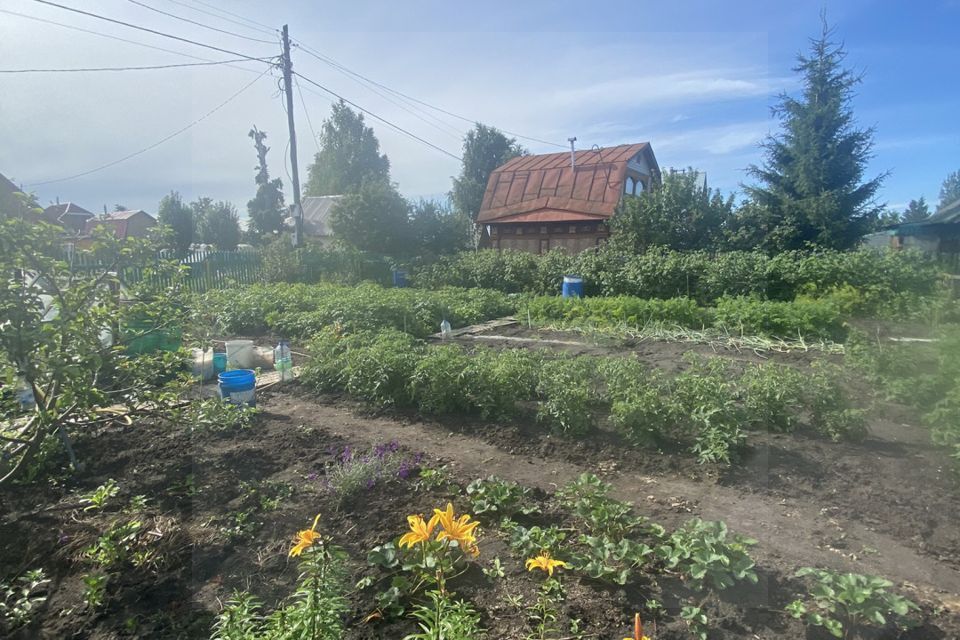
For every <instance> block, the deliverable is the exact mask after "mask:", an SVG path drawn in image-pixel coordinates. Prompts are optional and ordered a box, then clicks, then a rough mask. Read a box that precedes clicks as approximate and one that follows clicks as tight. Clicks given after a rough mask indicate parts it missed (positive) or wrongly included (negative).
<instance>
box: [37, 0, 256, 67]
mask: <svg viewBox="0 0 960 640" xmlns="http://www.w3.org/2000/svg"><path fill="white" fill-rule="evenodd" d="M33 1H34V2H39V3H40V4H45V5H48V6H51V7H56V8H58V9H63V10H65V11H72V12H73V13H79V14H80V15H84V16H89V17H91V18H97V19H98V20H104V21H106V22H112V23H113V24H119V25H122V26H124V27H129V28H131V29H137V30H139V31H145V32H147V33H152V34H154V35H157V36H163V37H164V38H170V39H171V40H179V41H180V42H186V43H187V44H192V45H196V46H198V47H203V48H205V49H212V50H213V51H219V52H220V53H229V54H230V55H232V56H238V57H240V58H247V59H248V60H256V58H255V57H253V56H248V55H246V54H243V53H239V52H237V51H231V50H230V49H223V48H221V47H215V46H213V45H212V44H204V43H203V42H197V41H196V40H190V39H189V38H181V37H180V36H175V35H173V34H170V33H164V32H163V31H157V30H155V29H150V28H148V27H141V26H140V25H136V24H131V23H129V22H124V21H123V20H117V19H115V18H108V17H107V16H102V15H100V14H98V13H91V12H89V11H84V10H83V9H76V8H74V7H68V6H66V5H63V4H57V3H56V2H51V1H50V0H33Z"/></svg>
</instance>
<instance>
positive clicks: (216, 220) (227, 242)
mask: <svg viewBox="0 0 960 640" xmlns="http://www.w3.org/2000/svg"><path fill="white" fill-rule="evenodd" d="M190 207H191V208H192V209H193V214H194V218H195V219H196V221H197V235H198V236H199V237H200V241H201V242H203V243H204V244H212V245H214V246H215V247H216V248H217V249H220V250H221V251H233V250H234V249H236V248H237V244H239V242H240V216H238V215H237V209H236V207H234V206H233V205H232V204H230V203H229V202H225V201H223V200H221V201H219V202H214V201H213V199H212V198H207V197H202V198H198V199H197V200H196V201H195V202H192V203H190Z"/></svg>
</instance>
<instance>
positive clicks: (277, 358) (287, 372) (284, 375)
mask: <svg viewBox="0 0 960 640" xmlns="http://www.w3.org/2000/svg"><path fill="white" fill-rule="evenodd" d="M273 367H274V369H276V370H277V371H278V372H279V373H280V382H286V381H287V380H293V354H292V353H291V352H290V345H289V344H287V341H286V340H281V341H280V344H278V345H277V347H276V348H275V349H274V350H273Z"/></svg>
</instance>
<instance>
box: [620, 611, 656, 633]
mask: <svg viewBox="0 0 960 640" xmlns="http://www.w3.org/2000/svg"><path fill="white" fill-rule="evenodd" d="M623 640H650V638H649V637H648V636H645V635H643V624H641V622H640V614H639V613H635V614H633V637H632V638H624V639H623Z"/></svg>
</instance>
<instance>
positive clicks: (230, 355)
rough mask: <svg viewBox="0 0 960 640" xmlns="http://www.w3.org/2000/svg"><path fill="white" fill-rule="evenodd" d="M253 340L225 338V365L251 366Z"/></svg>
mask: <svg viewBox="0 0 960 640" xmlns="http://www.w3.org/2000/svg"><path fill="white" fill-rule="evenodd" d="M253 356H254V353H253V340H227V367H228V368H230V369H252V368H253Z"/></svg>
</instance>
